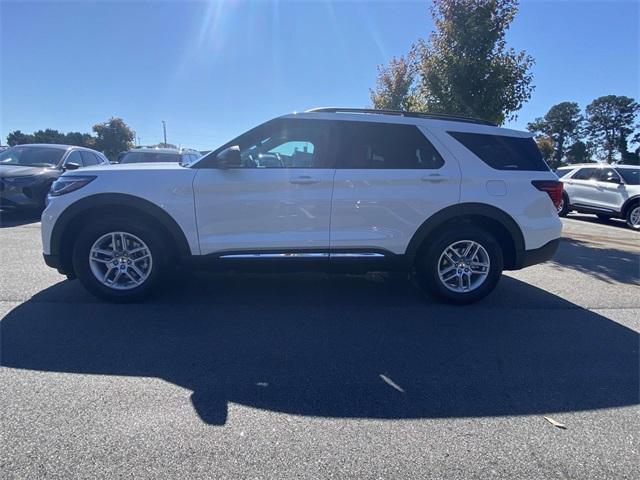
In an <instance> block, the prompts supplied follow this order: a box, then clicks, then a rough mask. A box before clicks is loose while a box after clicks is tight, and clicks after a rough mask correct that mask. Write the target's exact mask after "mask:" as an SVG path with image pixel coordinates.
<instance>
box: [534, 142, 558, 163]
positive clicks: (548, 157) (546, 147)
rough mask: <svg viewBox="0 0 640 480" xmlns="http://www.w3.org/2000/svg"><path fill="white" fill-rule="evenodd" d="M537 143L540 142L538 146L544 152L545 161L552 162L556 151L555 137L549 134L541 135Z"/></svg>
mask: <svg viewBox="0 0 640 480" xmlns="http://www.w3.org/2000/svg"><path fill="white" fill-rule="evenodd" d="M536 143H537V144H538V148H539V149H540V153H541V154H542V158H543V159H544V161H545V162H547V164H551V161H552V159H553V152H554V143H553V139H552V138H551V137H547V136H539V137H536Z"/></svg>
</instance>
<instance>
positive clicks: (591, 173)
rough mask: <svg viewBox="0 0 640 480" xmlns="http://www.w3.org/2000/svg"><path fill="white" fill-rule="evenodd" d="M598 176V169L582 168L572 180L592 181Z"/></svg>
mask: <svg viewBox="0 0 640 480" xmlns="http://www.w3.org/2000/svg"><path fill="white" fill-rule="evenodd" d="M597 174H598V169H597V168H581V169H580V170H578V171H577V172H576V173H574V174H573V176H572V177H571V179H572V180H591V179H592V178H594V177H596V176H597Z"/></svg>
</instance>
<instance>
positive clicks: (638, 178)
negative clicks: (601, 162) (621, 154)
mask: <svg viewBox="0 0 640 480" xmlns="http://www.w3.org/2000/svg"><path fill="white" fill-rule="evenodd" d="M617 172H618V173H619V174H620V175H622V178H624V181H625V183H627V185H640V168H619V169H617Z"/></svg>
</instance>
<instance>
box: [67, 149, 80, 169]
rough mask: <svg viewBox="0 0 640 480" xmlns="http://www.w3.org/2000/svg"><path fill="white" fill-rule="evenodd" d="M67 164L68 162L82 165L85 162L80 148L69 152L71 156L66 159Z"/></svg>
mask: <svg viewBox="0 0 640 480" xmlns="http://www.w3.org/2000/svg"><path fill="white" fill-rule="evenodd" d="M64 163H65V165H66V164H67V163H75V164H77V165H79V166H80V167H82V166H83V165H84V164H83V163H82V157H81V156H80V152H79V151H78V150H74V151H73V152H71V153H70V154H69V156H68V157H67V158H66V160H65V161H64Z"/></svg>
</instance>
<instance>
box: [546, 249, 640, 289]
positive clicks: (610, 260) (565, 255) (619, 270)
mask: <svg viewBox="0 0 640 480" xmlns="http://www.w3.org/2000/svg"><path fill="white" fill-rule="evenodd" d="M551 265H552V266H553V267H555V268H558V267H559V268H570V269H572V270H577V271H579V272H582V273H586V274H588V275H591V276H592V277H594V278H596V279H598V280H601V281H603V282H606V283H613V282H619V283H627V284H630V285H640V253H638V251H637V250H635V251H631V250H620V249H618V248H612V247H607V248H597V247H594V246H593V245H592V244H589V243H587V242H583V241H581V240H577V239H574V238H562V240H561V242H560V248H559V250H558V253H556V255H555V257H554V259H553V260H551Z"/></svg>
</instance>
